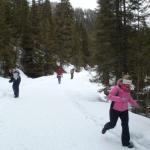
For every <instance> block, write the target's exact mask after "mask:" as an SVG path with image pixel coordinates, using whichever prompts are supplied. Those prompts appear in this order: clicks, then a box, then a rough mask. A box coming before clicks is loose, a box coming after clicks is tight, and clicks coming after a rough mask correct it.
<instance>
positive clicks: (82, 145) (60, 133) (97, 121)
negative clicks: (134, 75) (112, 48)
mask: <svg viewBox="0 0 150 150" xmlns="http://www.w3.org/2000/svg"><path fill="white" fill-rule="evenodd" d="M89 77H90V76H89V74H88V72H86V71H83V72H81V73H76V74H75V78H74V79H73V80H70V75H69V74H64V77H63V78H62V84H60V85H59V84H58V82H57V78H56V75H53V76H47V77H41V78H37V79H30V78H26V77H24V78H22V83H21V86H20V97H19V98H18V99H14V98H13V93H12V89H11V84H9V83H8V79H3V78H0V82H1V85H2V86H1V87H0V150H100V149H103V150H110V149H112V150H126V149H127V148H125V147H122V146H121V141H120V134H121V126H120V122H118V124H117V126H116V128H115V129H113V130H111V131H108V133H106V134H105V135H102V134H101V129H102V126H103V125H104V124H105V123H106V122H107V121H108V117H109V116H108V111H109V103H104V102H100V101H99V99H100V97H99V93H97V90H98V86H97V85H96V84H94V83H90V82H89ZM137 122H138V123H137ZM130 123H131V124H130V130H131V139H132V141H133V142H134V143H135V146H136V148H134V149H138V150H149V147H150V138H149V134H150V132H149V126H150V120H148V119H146V118H144V117H141V116H138V115H135V114H132V113H131V114H130ZM144 129H147V131H144Z"/></svg>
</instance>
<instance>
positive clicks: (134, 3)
mask: <svg viewBox="0 0 150 150" xmlns="http://www.w3.org/2000/svg"><path fill="white" fill-rule="evenodd" d="M149 5H150V2H149V0H98V8H97V9H96V10H90V9H88V10H83V9H81V8H76V9H73V8H72V6H71V4H70V2H69V0H61V2H60V3H51V2H50V1H49V0H32V2H30V3H29V2H28V1H27V0H0V75H1V76H7V75H8V70H9V69H10V68H13V67H16V66H17V67H18V68H20V69H21V70H23V71H24V72H25V73H26V74H27V75H28V76H29V77H39V76H43V75H48V74H52V73H53V72H54V71H55V68H56V62H60V63H61V64H69V63H71V64H73V65H75V66H76V68H79V67H85V68H86V66H87V65H90V66H92V67H94V66H95V65H96V66H97V67H96V71H97V76H96V77H95V79H93V80H95V81H98V82H102V83H103V84H104V85H105V86H110V80H111V79H118V78H119V77H120V76H121V75H122V73H126V72H128V73H129V74H130V75H131V77H132V79H133V83H134V85H135V91H134V95H135V98H136V99H138V100H139V101H140V102H141V104H142V105H143V108H142V110H141V112H144V113H145V112H147V111H146V110H147V107H148V106H150V92H149V89H150V88H147V86H148V85H150V19H149V18H150V16H149V13H150V7H149Z"/></svg>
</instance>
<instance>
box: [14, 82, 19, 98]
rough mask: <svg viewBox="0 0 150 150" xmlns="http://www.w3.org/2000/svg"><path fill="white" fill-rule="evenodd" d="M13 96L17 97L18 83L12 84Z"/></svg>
mask: <svg viewBox="0 0 150 150" xmlns="http://www.w3.org/2000/svg"><path fill="white" fill-rule="evenodd" d="M13 91H14V96H15V97H19V84H13Z"/></svg>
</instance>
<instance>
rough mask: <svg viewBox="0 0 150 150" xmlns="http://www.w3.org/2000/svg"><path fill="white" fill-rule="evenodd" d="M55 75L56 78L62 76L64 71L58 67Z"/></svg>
mask: <svg viewBox="0 0 150 150" xmlns="http://www.w3.org/2000/svg"><path fill="white" fill-rule="evenodd" d="M56 73H57V76H62V75H63V73H65V71H64V69H63V68H61V67H59V68H57V70H56Z"/></svg>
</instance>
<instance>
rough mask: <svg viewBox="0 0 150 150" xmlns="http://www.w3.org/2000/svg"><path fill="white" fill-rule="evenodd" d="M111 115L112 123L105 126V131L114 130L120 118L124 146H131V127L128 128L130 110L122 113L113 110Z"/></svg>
mask: <svg viewBox="0 0 150 150" xmlns="http://www.w3.org/2000/svg"><path fill="white" fill-rule="evenodd" d="M109 115H110V122H108V123H106V124H105V126H104V130H105V131H107V130H109V129H112V128H114V127H115V126H116V123H117V120H118V118H120V119H121V125H122V135H121V140H122V145H124V146H127V145H129V141H130V133H129V126H128V122H129V115H128V110H126V111H123V112H120V111H116V110H114V109H113V108H111V109H110V114H109Z"/></svg>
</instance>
